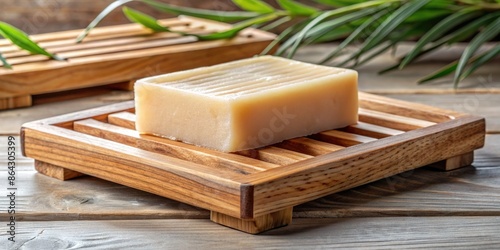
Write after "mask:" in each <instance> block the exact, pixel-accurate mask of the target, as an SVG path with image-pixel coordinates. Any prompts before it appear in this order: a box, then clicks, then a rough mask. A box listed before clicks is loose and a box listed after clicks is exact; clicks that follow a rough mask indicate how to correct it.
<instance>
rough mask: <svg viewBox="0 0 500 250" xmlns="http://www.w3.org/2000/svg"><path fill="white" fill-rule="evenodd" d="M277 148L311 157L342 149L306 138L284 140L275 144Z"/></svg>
mask: <svg viewBox="0 0 500 250" xmlns="http://www.w3.org/2000/svg"><path fill="white" fill-rule="evenodd" d="M277 146H278V147H281V148H284V149H288V150H292V151H296V152H300V153H303V154H308V155H312V156H318V155H323V154H327V153H330V152H333V151H337V150H340V149H343V148H344V147H342V146H338V145H334V144H331V143H325V142H322V141H317V140H312V139H309V138H307V137H300V138H295V139H290V140H286V141H284V142H281V143H279V144H277Z"/></svg>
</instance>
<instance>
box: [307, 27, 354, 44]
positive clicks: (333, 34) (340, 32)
mask: <svg viewBox="0 0 500 250" xmlns="http://www.w3.org/2000/svg"><path fill="white" fill-rule="evenodd" d="M353 29H354V27H352V26H348V25H345V26H342V27H339V28H336V29H334V30H330V31H328V32H327V33H325V34H322V35H321V36H318V37H315V38H314V41H311V42H314V43H325V42H331V41H334V40H338V39H342V38H346V37H347V36H349V34H351V33H352V32H353Z"/></svg>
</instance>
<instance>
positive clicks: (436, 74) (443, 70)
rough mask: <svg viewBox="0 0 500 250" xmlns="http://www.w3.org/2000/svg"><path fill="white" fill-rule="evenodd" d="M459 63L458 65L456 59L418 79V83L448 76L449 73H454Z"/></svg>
mask: <svg viewBox="0 0 500 250" xmlns="http://www.w3.org/2000/svg"><path fill="white" fill-rule="evenodd" d="M457 65H458V62H457V61H454V62H452V63H450V64H448V65H446V66H444V67H443V68H441V69H439V70H437V71H436V72H434V73H432V74H430V75H428V76H426V77H424V78H422V79H420V80H418V83H419V84H422V83H427V82H429V81H432V80H434V79H438V78H441V77H444V76H447V75H449V74H451V73H453V71H455V70H456V69H457Z"/></svg>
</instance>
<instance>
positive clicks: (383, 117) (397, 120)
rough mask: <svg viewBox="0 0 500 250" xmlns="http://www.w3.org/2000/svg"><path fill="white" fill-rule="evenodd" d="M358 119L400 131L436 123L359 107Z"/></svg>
mask: <svg viewBox="0 0 500 250" xmlns="http://www.w3.org/2000/svg"><path fill="white" fill-rule="evenodd" d="M359 120H360V121H362V122H366V123H371V124H375V125H379V126H382V127H387V128H392V129H396V130H402V131H410V130H414V129H419V128H423V127H428V126H432V125H435V124H436V123H435V122H429V121H424V120H419V119H414V118H410V117H405V116H400V115H393V114H389V113H383V112H379V111H374V110H368V109H363V108H360V109H359Z"/></svg>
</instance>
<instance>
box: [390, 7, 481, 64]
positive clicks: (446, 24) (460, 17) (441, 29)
mask: <svg viewBox="0 0 500 250" xmlns="http://www.w3.org/2000/svg"><path fill="white" fill-rule="evenodd" d="M476 10H477V8H467V9H463V10H462V11H459V12H457V13H455V14H452V15H450V16H448V17H446V18H445V19H443V20H442V21H441V22H439V23H437V24H436V25H435V26H433V27H432V28H431V29H430V30H429V31H428V32H427V33H425V34H424V35H423V36H422V37H421V38H420V39H419V40H418V42H417V43H416V44H415V47H414V48H413V49H412V50H411V51H410V52H409V53H408V54H406V56H405V57H404V59H403V61H402V62H401V63H400V64H399V68H400V69H402V68H404V67H405V66H406V65H408V63H410V62H411V61H412V60H413V59H414V58H415V57H416V56H417V55H418V54H419V53H420V52H421V51H422V49H423V48H424V46H425V45H427V44H428V43H429V42H432V41H434V40H436V39H437V38H439V37H441V36H442V35H443V34H446V32H448V31H450V30H451V29H453V28H455V27H456V26H458V25H460V24H462V23H463V22H465V21H467V20H469V19H471V18H473V17H476V16H478V15H479V14H480V13H481V12H478V11H476Z"/></svg>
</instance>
